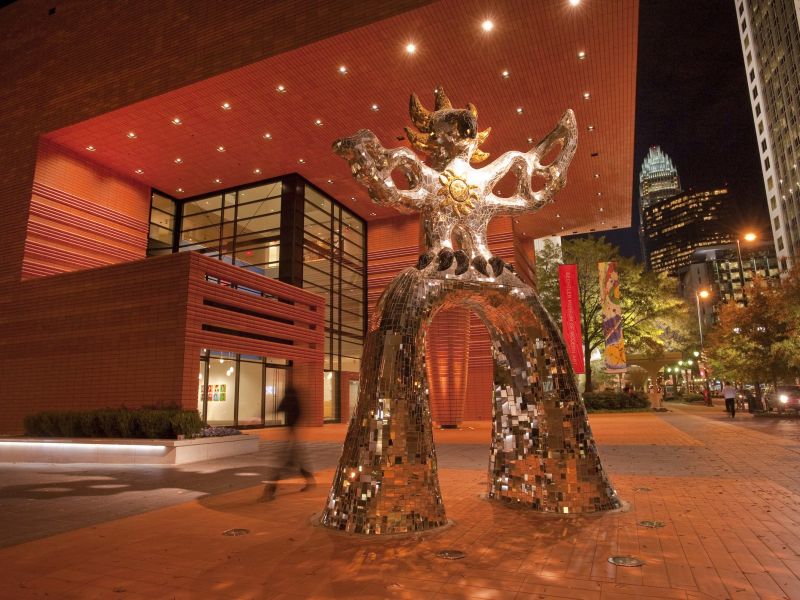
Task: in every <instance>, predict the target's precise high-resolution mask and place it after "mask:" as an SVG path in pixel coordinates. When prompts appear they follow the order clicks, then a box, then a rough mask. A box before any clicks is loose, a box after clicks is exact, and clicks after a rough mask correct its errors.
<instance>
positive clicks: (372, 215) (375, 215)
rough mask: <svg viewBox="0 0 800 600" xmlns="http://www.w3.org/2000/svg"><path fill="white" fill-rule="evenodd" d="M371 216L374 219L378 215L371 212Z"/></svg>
mask: <svg viewBox="0 0 800 600" xmlns="http://www.w3.org/2000/svg"><path fill="white" fill-rule="evenodd" d="M369 214H371V215H372V216H373V217H374V216H377V213H374V212H371V213H369Z"/></svg>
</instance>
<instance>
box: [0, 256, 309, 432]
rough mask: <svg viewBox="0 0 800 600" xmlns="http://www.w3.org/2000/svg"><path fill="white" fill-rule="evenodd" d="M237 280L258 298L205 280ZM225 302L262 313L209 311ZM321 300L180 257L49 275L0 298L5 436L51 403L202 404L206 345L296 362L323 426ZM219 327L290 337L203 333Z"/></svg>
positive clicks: (0, 422) (0, 425)
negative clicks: (258, 292) (259, 292)
mask: <svg viewBox="0 0 800 600" xmlns="http://www.w3.org/2000/svg"><path fill="white" fill-rule="evenodd" d="M209 271H211V272H213V273H215V274H216V275H218V276H219V275H227V276H229V279H230V280H231V281H235V279H234V277H236V276H238V275H240V276H241V277H242V278H243V279H245V281H243V282H242V283H243V284H245V285H247V286H249V287H251V288H252V289H259V288H261V289H263V290H264V291H267V292H269V293H270V294H272V295H273V296H275V297H276V298H279V299H280V300H278V299H275V298H262V297H260V296H254V295H252V294H247V293H245V292H238V291H235V290H231V289H226V288H224V287H222V286H219V285H217V284H211V283H207V282H205V274H206V273H207V272H209ZM206 298H214V299H215V300H224V301H225V302H226V303H227V304H228V305H230V306H239V307H241V308H243V309H245V310H247V311H249V313H253V312H258V313H260V314H264V315H268V314H273V315H274V316H276V317H278V318H281V319H283V320H284V321H291V323H286V322H272V321H265V320H264V319H259V318H258V317H255V316H252V314H243V313H239V312H233V311H225V310H220V309H217V308H211V307H209V306H208V305H207V304H205V303H204V299H206ZM323 307H324V304H323V300H322V298H320V297H318V296H315V295H314V294H310V293H308V292H306V291H305V290H301V289H300V288H296V287H293V286H290V285H288V284H284V283H281V282H279V281H275V280H270V279H267V278H264V277H260V276H258V275H256V274H254V273H249V272H245V271H242V270H241V269H236V268H235V267H232V266H230V265H225V264H223V263H221V262H219V261H215V260H212V259H209V258H206V257H203V256H200V255H198V254H195V253H182V254H172V255H168V256H162V257H158V258H151V259H146V260H140V261H135V262H129V263H124V264H120V265H114V266H110V267H104V268H99V269H90V270H85V271H80V272H75V273H66V274H63V275H54V276H51V277H41V278H36V279H32V280H30V281H26V282H23V283H21V284H18V285H16V286H14V288H13V290H12V292H11V293H9V294H6V295H4V296H2V298H0V353H2V355H3V357H4V358H3V382H4V385H5V386H6V389H7V390H8V393H6V394H4V396H3V397H2V399H0V433H18V432H19V431H21V428H22V419H23V417H24V416H25V415H26V414H30V413H33V412H37V411H41V410H49V409H75V408H103V407H107V406H128V407H137V406H152V405H176V404H178V405H181V406H184V407H186V408H196V407H197V368H198V364H199V360H200V351H201V348H203V347H206V348H213V349H215V350H224V351H230V352H241V353H246V354H255V355H259V356H272V357H277V358H287V359H291V360H293V361H294V367H293V371H294V373H295V378H296V383H297V385H298V388H300V389H301V392H302V395H303V398H304V401H305V402H307V407H306V408H307V410H306V414H305V422H306V423H307V424H315V425H321V424H322V358H323V353H322V352H323V351H322V347H323V339H324V338H323V335H324V334H323ZM208 324H211V325H218V326H220V327H224V328H226V329H237V330H241V331H246V332H252V333H256V334H262V335H263V334H271V335H273V336H275V337H280V338H281V339H286V343H283V344H280V343H276V342H271V341H264V340H262V339H255V338H242V337H238V336H233V335H228V334H224V333H216V332H212V331H208V330H206V329H205V328H204V327H203V325H208Z"/></svg>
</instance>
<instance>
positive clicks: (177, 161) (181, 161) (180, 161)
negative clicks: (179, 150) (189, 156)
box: [175, 156, 183, 165]
mask: <svg viewBox="0 0 800 600" xmlns="http://www.w3.org/2000/svg"><path fill="white" fill-rule="evenodd" d="M181 163H183V159H182V158H181V157H180V156H179V157H178V158H176V159H175V164H176V165H179V164H181Z"/></svg>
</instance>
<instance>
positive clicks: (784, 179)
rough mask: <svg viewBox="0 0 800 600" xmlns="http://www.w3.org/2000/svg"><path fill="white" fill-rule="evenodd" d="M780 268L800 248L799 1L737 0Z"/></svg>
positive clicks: (790, 259) (743, 49)
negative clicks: (799, 164)
mask: <svg viewBox="0 0 800 600" xmlns="http://www.w3.org/2000/svg"><path fill="white" fill-rule="evenodd" d="M735 1H736V12H737V15H738V20H739V37H740V38H741V42H742V55H743V56H744V64H745V71H746V72H747V82H748V85H749V87H750V102H751V104H752V108H753V121H754V123H755V128H756V136H757V138H758V144H759V151H760V156H761V170H762V172H763V176H764V188H765V189H766V191H767V204H768V205H769V213H770V223H771V226H772V233H773V239H774V240H775V250H776V253H777V257H778V263H779V265H780V268H781V271H785V270H786V269H788V268H789V267H791V266H792V264H793V263H794V262H795V260H796V257H797V254H798V252H800V224H798V219H797V215H798V211H799V210H800V173H798V170H797V163H798V162H800V160H798V159H800V123H798V117H799V116H800V114H798V113H800V106H798V103H797V99H798V96H799V95H800V27H798V11H800V4H798V3H797V1H796V0H735Z"/></svg>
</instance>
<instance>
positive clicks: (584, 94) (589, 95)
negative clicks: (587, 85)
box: [583, 92, 591, 100]
mask: <svg viewBox="0 0 800 600" xmlns="http://www.w3.org/2000/svg"><path fill="white" fill-rule="evenodd" d="M590 97H591V94H589V92H583V99H584V100H588V99H589V98H590Z"/></svg>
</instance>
